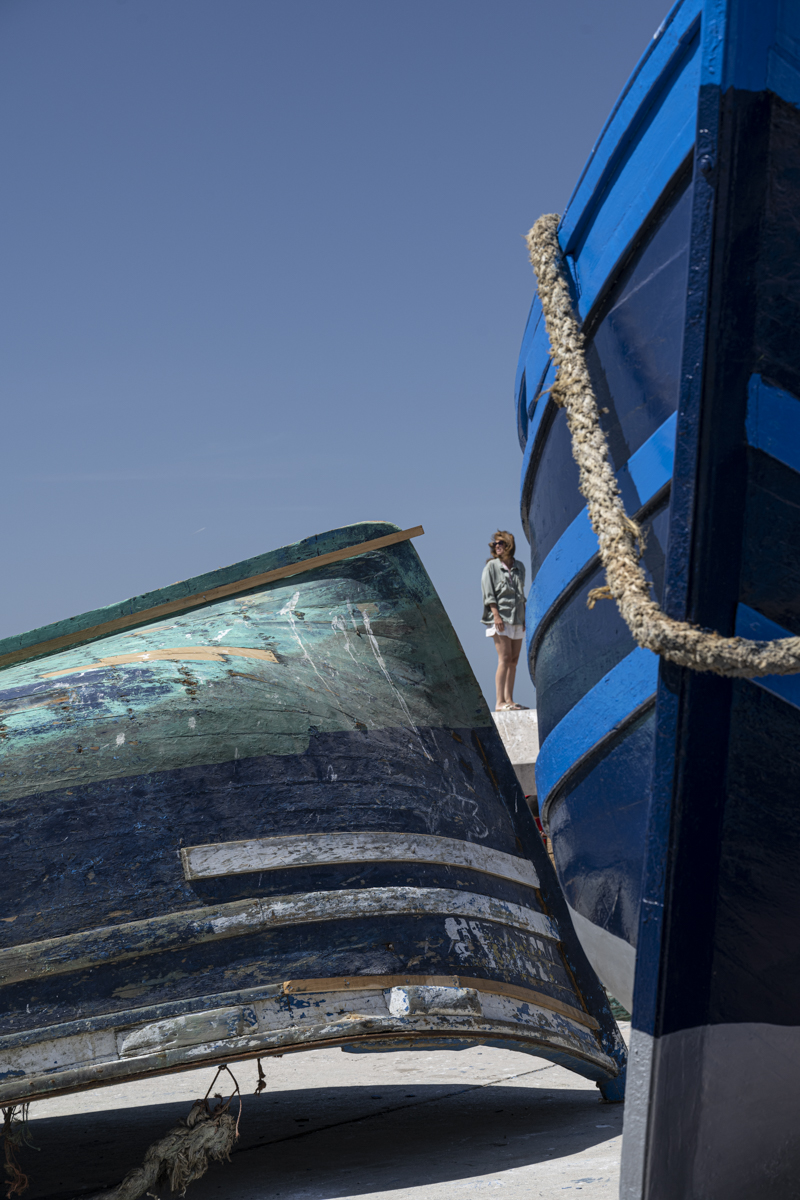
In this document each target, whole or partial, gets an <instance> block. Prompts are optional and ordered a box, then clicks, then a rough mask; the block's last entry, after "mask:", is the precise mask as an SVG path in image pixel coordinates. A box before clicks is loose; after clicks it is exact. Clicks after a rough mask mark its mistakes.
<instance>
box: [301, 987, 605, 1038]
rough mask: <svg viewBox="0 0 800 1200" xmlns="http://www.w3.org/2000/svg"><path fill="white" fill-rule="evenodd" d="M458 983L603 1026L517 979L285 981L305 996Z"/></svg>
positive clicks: (589, 1026) (590, 1027)
mask: <svg viewBox="0 0 800 1200" xmlns="http://www.w3.org/2000/svg"><path fill="white" fill-rule="evenodd" d="M409 986H413V987H454V988H474V989H475V991H477V992H486V993H488V994H489V995H491V996H509V997H510V998H511V999H512V1000H521V1001H522V1002H523V1003H525V1004H536V1005H538V1006H539V1008H549V1009H550V1010H551V1011H552V1012H557V1013H561V1015H562V1016H564V1017H569V1019H570V1020H571V1021H577V1023H578V1024H579V1025H586V1026H587V1027H588V1028H589V1029H599V1028H600V1026H599V1024H598V1022H597V1021H596V1020H595V1019H594V1017H590V1016H589V1014H588V1013H587V1012H584V1011H583V1010H582V1009H580V1008H573V1006H572V1005H571V1004H564V1002H563V1001H562V1000H555V999H554V998H553V997H552V996H545V995H544V994H543V993H542V992H535V991H533V990H532V989H531V988H524V987H517V985H516V984H513V983H502V982H498V981H497V980H495V979H472V978H470V977H467V976H465V975H335V976H332V977H330V978H328V979H287V981H286V982H285V983H284V985H283V990H284V993H285V994H286V995H287V996H304V995H309V994H313V993H317V992H347V991H367V990H369V991H385V990H386V989H387V988H393V987H409Z"/></svg>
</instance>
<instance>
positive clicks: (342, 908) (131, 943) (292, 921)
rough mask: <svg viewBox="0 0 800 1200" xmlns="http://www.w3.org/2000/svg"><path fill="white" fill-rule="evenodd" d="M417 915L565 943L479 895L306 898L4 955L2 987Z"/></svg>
mask: <svg viewBox="0 0 800 1200" xmlns="http://www.w3.org/2000/svg"><path fill="white" fill-rule="evenodd" d="M413 914H420V915H423V914H441V915H442V916H446V917H452V916H456V917H468V918H473V919H481V920H485V921H496V922H498V923H499V924H501V925H509V926H512V927H514V928H517V929H523V930H525V931H526V932H528V933H534V934H538V935H539V936H541V937H547V938H554V939H556V940H558V937H559V934H558V930H557V928H556V927H555V925H554V924H553V922H552V921H551V920H550V918H549V917H547V916H545V914H544V913H540V912H537V911H536V910H535V909H532V908H525V907H523V906H522V905H519V904H509V903H507V902H506V901H505V900H497V899H495V898H494V897H492V896H481V895H479V894H478V893H476V892H461V891H456V890H455V889H450V888H413V887H388V888H360V889H357V890H353V891H324V892H309V893H305V892H303V893H301V894H299V895H294V896H276V897H271V898H269V899H263V900H258V899H256V900H235V901H232V902H231V903H229V904H220V905H216V906H214V907H209V908H199V909H190V910H189V911H188V912H182V913H180V912H179V913H167V914H165V915H164V916H162V917H154V918H152V919H150V920H146V921H130V922H126V923H125V924H123V925H106V926H102V927H100V928H98V929H88V930H85V931H83V932H82V933H78V934H69V935H67V936H66V937H60V938H48V939H47V940H45V941H41V942H30V943H27V944H25V945H21V946H11V947H8V948H7V949H5V950H0V986H7V985H8V984H11V983H18V982H21V981H23V980H28V979H37V978H40V977H42V976H52V975H65V974H70V973H71V972H74V971H83V970H88V969H91V968H93V967H96V966H100V965H102V964H107V963H112V962H122V961H124V960H126V959H130V958H141V957H143V956H145V955H147V954H148V953H151V954H153V953H161V952H163V951H168V950H170V949H172V948H174V947H178V946H180V947H188V946H189V945H192V944H197V943H200V942H210V941H217V940H219V939H220V938H226V937H240V936H241V935H242V934H255V933H258V932H260V931H262V930H269V929H275V928H278V927H279V926H283V925H306V924H309V923H312V922H316V921H340V920H352V919H355V918H358V917H362V918H363V917H387V916H402V915H413Z"/></svg>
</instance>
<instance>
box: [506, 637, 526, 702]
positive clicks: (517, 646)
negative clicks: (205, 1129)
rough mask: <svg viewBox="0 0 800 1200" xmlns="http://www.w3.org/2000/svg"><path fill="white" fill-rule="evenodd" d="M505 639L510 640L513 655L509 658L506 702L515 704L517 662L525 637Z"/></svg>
mask: <svg viewBox="0 0 800 1200" xmlns="http://www.w3.org/2000/svg"><path fill="white" fill-rule="evenodd" d="M503 641H504V642H508V643H509V644H510V647H511V657H510V659H509V663H508V670H507V673H506V700H505V703H506V704H513V703H514V681H515V680H516V677H517V663H518V661H519V655H520V651H521V649H522V643H523V642H524V641H525V639H524V638H515V639H514V640H513V641H511V639H510V638H503Z"/></svg>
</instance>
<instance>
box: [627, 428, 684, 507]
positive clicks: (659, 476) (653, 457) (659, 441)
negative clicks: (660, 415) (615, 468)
mask: <svg viewBox="0 0 800 1200" xmlns="http://www.w3.org/2000/svg"><path fill="white" fill-rule="evenodd" d="M677 427H678V414H677V413H673V414H672V416H671V417H667V419H666V421H664V423H663V424H662V425H659V427H658V429H657V430H656V431H655V433H652V434H651V435H650V437H649V438H648V439H647V441H646V442H644V443H643V444H642V445H641V446H640V447H639V449H638V450H637V451H636V452H635V453H634V454H632V455H631V456H630V458H629V459H628V461H627V463H626V464H625V466H624V467H623V468H622V470H621V471H620V472H619V474H620V475H622V473H623V472H624V471H627V472H628V474H629V475H630V477H631V479H632V480H633V482H634V484H635V486H636V490H637V492H638V493H639V503H640V505H641V504H646V503H647V501H648V500H649V499H650V497H651V496H655V494H656V492H657V491H658V490H659V489H660V488H662V487H663V486H664V484H665V483H669V481H670V479H672V468H673V464H674V462H675V430H676V429H677Z"/></svg>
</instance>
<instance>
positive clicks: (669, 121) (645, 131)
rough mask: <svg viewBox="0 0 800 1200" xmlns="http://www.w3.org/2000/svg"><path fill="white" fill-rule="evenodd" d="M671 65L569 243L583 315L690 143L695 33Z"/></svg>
mask: <svg viewBox="0 0 800 1200" xmlns="http://www.w3.org/2000/svg"><path fill="white" fill-rule="evenodd" d="M674 66H675V69H676V71H677V75H676V77H675V78H674V79H671V80H668V81H665V84H664V87H665V88H666V94H664V95H663V96H655V97H653V99H652V107H651V109H650V111H649V112H648V114H647V118H646V120H644V121H643V122H642V124H641V125H640V127H639V128H638V130H637V136H636V138H635V139H634V140H633V141H632V142H631V143H629V145H628V147H627V154H626V155H625V158H624V161H622V162H621V163H620V165H619V167H618V168H617V170H616V172H615V175H614V178H613V180H612V181H611V182H610V183H609V185H608V188H607V190H606V191H605V192H604V194H603V195H602V196H598V197H597V200H596V201H594V200H593V208H592V212H591V216H590V217H589V219H587V221H586V232H585V233H584V234H583V236H582V237H581V238H580V240H578V241H577V242H576V243H575V244H573V245H572V247H571V252H572V254H573V255H574V256H575V273H576V278H577V285H578V309H579V311H580V314H581V316H582V317H584V318H585V317H586V315H587V313H588V312H589V311H590V309H591V308H592V306H593V304H594V303H595V301H596V300H597V297H598V295H599V294H600V292H601V291H602V289H603V288H604V286H605V284H606V282H607V280H608V278H609V276H610V275H611V273H612V272H613V270H614V268H615V267H616V265H617V263H618V262H619V260H620V258H621V257H622V255H623V254H624V253H625V252H626V251H627V250H628V249H629V247H630V246H631V245H632V243H633V242H634V241H635V240H636V239H637V238H638V237H639V235H640V233H641V230H642V227H643V226H644V225H645V223H646V221H647V218H648V217H649V215H650V213H651V212H652V211H653V208H654V207H655V205H656V204H657V203H658V201H659V199H660V198H661V196H662V194H663V192H664V189H665V188H666V186H667V184H668V183H669V181H670V180H671V179H672V177H673V176H674V175H675V173H676V171H678V169H679V168H680V166H681V163H682V162H684V160H685V159H686V158H687V156H688V155H689V154H691V151H692V147H693V146H694V140H695V130H696V126H697V96H698V90H699V85H700V38H699V35H698V36H697V37H696V38H695V39H694V40H693V42H692V43H691V46H690V47H688V48H687V50H686V54H685V57H684V58H683V60H682V61H681V62H680V63H678V64H674Z"/></svg>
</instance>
